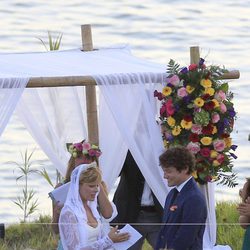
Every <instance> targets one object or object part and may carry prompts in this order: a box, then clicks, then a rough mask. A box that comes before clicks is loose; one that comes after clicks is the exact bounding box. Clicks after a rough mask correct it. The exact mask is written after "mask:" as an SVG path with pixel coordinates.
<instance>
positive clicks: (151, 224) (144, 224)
mask: <svg viewBox="0 0 250 250" xmlns="http://www.w3.org/2000/svg"><path fill="white" fill-rule="evenodd" d="M160 223H161V218H159V216H158V214H157V213H156V212H147V211H140V213H139V216H138V218H137V220H136V223H135V225H132V226H133V227H134V228H135V229H136V230H137V231H138V232H139V233H140V234H141V235H142V237H141V238H140V240H138V241H137V242H136V243H135V244H134V245H133V246H132V247H130V248H129V249H128V250H141V249H142V245H143V242H144V239H146V240H147V241H148V243H149V244H150V245H151V246H152V247H153V248H154V247H155V244H156V241H157V238H158V233H159V231H160V227H161V226H160Z"/></svg>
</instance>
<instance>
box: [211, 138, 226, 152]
mask: <svg viewBox="0 0 250 250" xmlns="http://www.w3.org/2000/svg"><path fill="white" fill-rule="evenodd" d="M213 146H214V149H215V150H216V151H217V152H222V151H223V150H224V148H225V147H226V144H225V141H224V140H216V141H214V142H213Z"/></svg>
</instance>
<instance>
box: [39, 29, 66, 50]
mask: <svg viewBox="0 0 250 250" xmlns="http://www.w3.org/2000/svg"><path fill="white" fill-rule="evenodd" d="M62 36H63V34H62V33H59V34H58V35H57V36H56V37H53V35H52V34H51V32H50V31H48V45H49V48H48V47H47V46H46V44H45V42H44V41H43V40H42V39H41V38H39V37H38V39H39V40H40V41H41V43H42V44H43V46H44V47H45V49H46V50H47V51H52V50H59V48H60V45H61V41H62Z"/></svg>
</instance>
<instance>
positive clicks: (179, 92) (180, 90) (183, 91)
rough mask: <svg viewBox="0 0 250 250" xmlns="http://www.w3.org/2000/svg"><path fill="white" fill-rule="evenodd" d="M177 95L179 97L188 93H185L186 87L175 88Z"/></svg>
mask: <svg viewBox="0 0 250 250" xmlns="http://www.w3.org/2000/svg"><path fill="white" fill-rule="evenodd" d="M177 95H178V96H179V97H184V96H187V95H188V93H187V90H186V88H184V87H182V88H180V89H178V90H177Z"/></svg>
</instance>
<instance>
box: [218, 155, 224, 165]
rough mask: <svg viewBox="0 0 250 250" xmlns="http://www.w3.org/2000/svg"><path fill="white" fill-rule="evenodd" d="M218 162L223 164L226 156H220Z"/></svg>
mask: <svg viewBox="0 0 250 250" xmlns="http://www.w3.org/2000/svg"><path fill="white" fill-rule="evenodd" d="M216 160H217V161H218V162H219V163H220V164H221V163H223V161H224V160H225V156H224V155H223V154H218V156H217V157H216Z"/></svg>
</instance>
